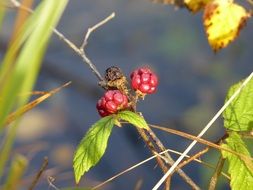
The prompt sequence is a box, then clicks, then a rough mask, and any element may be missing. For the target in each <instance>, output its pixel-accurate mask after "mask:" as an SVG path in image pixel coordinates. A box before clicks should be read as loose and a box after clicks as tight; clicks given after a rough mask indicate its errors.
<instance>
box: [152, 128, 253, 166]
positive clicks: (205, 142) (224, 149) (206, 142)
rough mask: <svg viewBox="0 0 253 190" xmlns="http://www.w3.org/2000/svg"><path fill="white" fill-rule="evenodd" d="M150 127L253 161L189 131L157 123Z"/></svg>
mask: <svg viewBox="0 0 253 190" xmlns="http://www.w3.org/2000/svg"><path fill="white" fill-rule="evenodd" d="M149 126H150V127H153V128H156V129H160V130H163V131H166V132H169V133H172V134H175V135H178V136H181V137H184V138H188V139H191V140H194V141H197V142H199V143H202V144H204V145H207V146H209V147H212V148H215V149H217V150H223V151H227V152H229V153H231V154H234V155H236V156H238V157H240V158H241V159H242V160H244V161H246V162H252V161H253V158H251V157H249V156H246V155H244V154H240V153H238V152H236V151H233V150H231V149H228V148H224V147H222V146H219V145H217V144H215V143H213V142H210V141H207V140H205V139H202V138H199V137H196V136H194V135H190V134H187V133H184V132H182V131H177V130H174V129H169V128H165V127H160V126H157V125H151V124H149Z"/></svg>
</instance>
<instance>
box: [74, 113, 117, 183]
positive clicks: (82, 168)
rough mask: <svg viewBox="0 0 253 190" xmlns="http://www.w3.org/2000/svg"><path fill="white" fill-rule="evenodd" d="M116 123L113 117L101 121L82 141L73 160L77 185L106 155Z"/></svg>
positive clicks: (93, 126)
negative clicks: (109, 139)
mask: <svg viewBox="0 0 253 190" xmlns="http://www.w3.org/2000/svg"><path fill="white" fill-rule="evenodd" d="M114 122H115V117H114V116H112V115H111V116H107V117H104V118H102V119H100V120H99V121H97V122H96V123H95V124H94V125H92V127H91V128H90V129H89V130H88V132H87V133H86V135H85V136H84V138H83V139H82V140H81V142H80V144H79V145H78V147H77V149H76V152H75V155H74V160H73V167H74V173H75V180H76V183H78V182H79V181H80V179H81V177H82V176H83V175H84V173H85V172H87V171H88V170H89V169H90V168H91V167H93V166H95V165H96V164H97V163H98V161H99V160H100V159H101V157H102V156H103V155H104V153H105V149H106V147H107V142H108V138H109V136H110V134H111V131H112V128H113V125H114Z"/></svg>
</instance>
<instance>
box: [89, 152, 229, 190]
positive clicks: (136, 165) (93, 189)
mask: <svg viewBox="0 0 253 190" xmlns="http://www.w3.org/2000/svg"><path fill="white" fill-rule="evenodd" d="M166 152H171V153H174V154H177V155H182V153H181V152H178V151H175V150H172V149H167V150H165V151H163V152H160V153H157V154H156V155H153V156H151V157H149V158H147V159H145V160H143V161H141V162H139V163H137V164H135V165H133V166H131V167H130V168H128V169H126V170H124V171H122V172H120V173H118V174H116V175H114V176H112V177H111V178H109V179H107V180H105V181H103V182H102V183H100V184H98V185H96V186H95V187H93V188H92V190H95V189H98V188H100V187H102V186H104V185H105V184H107V183H109V182H111V181H112V180H114V179H116V178H118V177H120V176H121V175H123V174H126V173H127V172H129V171H131V170H133V169H135V168H137V167H139V166H141V165H143V164H145V163H146V162H148V161H150V160H152V159H154V158H156V157H158V156H159V157H161V158H162V159H164V160H165V161H166V157H164V156H162V155H163V154H164V153H166ZM198 156H199V155H198ZM198 156H195V157H194V158H192V157H190V156H189V155H186V156H185V157H186V158H191V159H193V160H194V161H196V162H198V163H201V164H202V165H204V166H206V167H208V168H211V169H215V167H214V166H212V165H211V164H208V163H206V162H204V161H202V160H199V159H197V158H196V157H198ZM221 175H222V176H223V177H225V178H226V179H228V180H229V179H230V177H229V176H228V175H227V174H226V173H224V172H222V173H221Z"/></svg>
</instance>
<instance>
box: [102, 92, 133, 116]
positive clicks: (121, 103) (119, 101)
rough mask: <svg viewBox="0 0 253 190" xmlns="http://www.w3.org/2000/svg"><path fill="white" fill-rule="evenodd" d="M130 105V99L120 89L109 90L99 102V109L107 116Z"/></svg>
mask: <svg viewBox="0 0 253 190" xmlns="http://www.w3.org/2000/svg"><path fill="white" fill-rule="evenodd" d="M127 106H128V99H127V96H126V95H125V94H123V93H122V92H120V91H119V90H108V91H107V92H106V93H105V94H104V96H103V97H102V98H100V99H99V100H98V102H97V110H98V113H99V115H100V116H101V117H105V116H108V115H111V114H113V113H116V112H117V111H119V110H123V109H125V108H127Z"/></svg>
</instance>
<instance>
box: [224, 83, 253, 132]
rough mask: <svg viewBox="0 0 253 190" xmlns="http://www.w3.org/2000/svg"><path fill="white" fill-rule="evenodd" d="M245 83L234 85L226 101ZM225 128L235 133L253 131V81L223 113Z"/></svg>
mask: <svg viewBox="0 0 253 190" xmlns="http://www.w3.org/2000/svg"><path fill="white" fill-rule="evenodd" d="M242 82H243V81H241V82H239V83H237V84H235V85H233V86H232V87H231V88H230V89H229V91H228V94H227V97H226V101H227V100H228V99H229V98H230V97H231V96H232V95H233V94H234V92H235V91H236V90H237V89H238V88H239V87H240V86H241V84H242ZM223 117H224V126H225V128H227V129H229V130H233V131H249V130H252V129H253V80H252V79H251V80H250V81H249V83H248V84H247V85H246V86H245V87H244V88H243V89H242V91H241V92H240V94H239V95H238V96H237V97H236V98H235V99H234V101H233V102H232V103H231V104H230V105H229V106H228V107H227V108H226V110H225V111H224V112H223Z"/></svg>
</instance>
